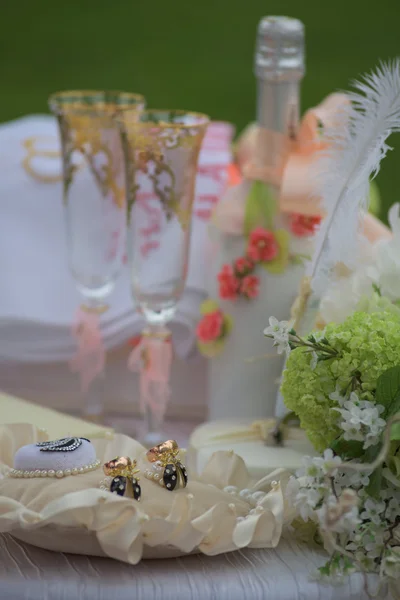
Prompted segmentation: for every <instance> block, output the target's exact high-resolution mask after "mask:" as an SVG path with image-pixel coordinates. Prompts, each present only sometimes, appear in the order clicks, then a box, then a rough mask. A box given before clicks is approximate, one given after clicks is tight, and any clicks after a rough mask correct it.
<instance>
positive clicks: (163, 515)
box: [0, 424, 293, 564]
mask: <svg viewBox="0 0 400 600" xmlns="http://www.w3.org/2000/svg"><path fill="white" fill-rule="evenodd" d="M44 439H46V434H45V433H44V432H43V430H39V429H37V428H36V427H33V426H32V425H28V424H18V425H8V426H1V427H0V473H1V475H0V477H1V479H0V532H10V533H12V535H14V536H15V537H16V538H19V539H21V540H23V541H26V542H29V543H30V544H32V545H36V546H39V547H41V548H47V549H49V550H55V551H63V552H73V553H76V554H89V555H100V556H110V557H112V558H116V559H118V560H121V561H124V562H127V563H131V564H136V563H138V562H139V561H140V559H141V558H142V557H151V558H162V557H166V556H180V555H185V554H189V553H192V552H202V553H204V554H208V555H216V554H220V553H223V552H228V551H233V550H236V549H239V548H244V547H246V546H248V547H252V548H272V547H276V546H277V544H278V542H279V540H280V538H281V534H282V530H283V528H284V526H285V524H286V523H288V522H289V521H290V520H291V519H292V518H293V515H292V514H291V512H290V511H289V509H288V507H287V506H286V504H285V501H284V489H285V486H286V482H287V480H288V477H289V473H288V472H287V471H283V470H282V469H280V470H277V471H275V472H274V473H271V474H270V475H268V476H267V477H265V478H263V479H262V480H261V481H258V482H257V483H256V484H254V485H250V476H249V474H248V472H247V470H246V467H245V464H244V462H243V460H242V459H241V458H240V457H239V456H237V455H236V454H234V453H233V452H232V451H228V452H224V451H220V452H216V453H214V454H213V456H212V457H211V458H210V460H209V462H208V463H207V465H206V467H205V469H204V471H203V472H202V474H201V475H200V476H199V477H197V478H194V477H190V473H189V483H188V486H187V487H186V488H185V489H181V490H177V491H175V492H169V491H167V490H165V489H164V488H161V487H160V486H159V485H157V484H156V483H155V482H152V481H148V480H147V479H145V478H144V477H141V479H140V485H141V487H142V500H141V502H140V503H138V502H136V501H134V500H132V499H130V498H122V497H119V496H116V495H114V494H111V493H109V492H108V491H102V490H100V489H99V484H100V481H101V480H102V479H103V473H102V470H101V468H100V469H98V470H97V471H93V472H90V473H86V474H84V475H77V476H70V477H65V478H63V479H50V478H43V479H42V478H33V479H12V478H8V477H6V473H7V471H8V470H9V468H10V467H11V466H12V463H13V456H14V453H15V452H16V450H17V449H18V448H19V447H21V446H22V445H24V444H28V443H34V442H36V441H43V440H44ZM93 444H94V446H95V448H96V452H97V457H98V458H99V459H100V460H101V462H102V463H103V462H105V461H107V460H110V459H112V458H114V457H115V456H116V455H120V456H121V455H122V456H123V455H125V456H126V455H127V456H130V457H131V458H136V459H137V460H138V464H139V466H140V467H141V469H142V470H143V468H144V467H145V465H146V459H145V450H144V448H143V447H142V446H141V445H140V444H139V443H138V442H137V441H135V440H132V439H131V438H129V437H126V436H124V435H116V436H115V437H114V438H113V439H97V440H93ZM272 482H273V484H272ZM271 484H272V485H271ZM229 485H233V486H237V487H238V488H239V489H243V488H250V491H256V490H257V491H259V490H262V491H265V492H266V495H265V496H264V498H263V500H262V502H261V503H260V505H261V506H262V508H263V510H261V509H260V510H259V511H258V512H254V511H252V512H250V511H251V508H252V507H251V505H250V504H249V503H248V502H247V501H246V500H244V499H242V498H241V497H239V496H238V495H236V496H233V495H231V494H229V493H227V492H226V491H224V487H226V486H229ZM242 517H244V518H242Z"/></svg>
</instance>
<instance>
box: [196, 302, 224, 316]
mask: <svg viewBox="0 0 400 600" xmlns="http://www.w3.org/2000/svg"><path fill="white" fill-rule="evenodd" d="M218 309H219V306H218V302H216V301H215V300H211V299H210V298H208V299H207V300H204V302H202V303H201V305H200V314H201V315H203V316H204V315H208V314H209V313H212V312H215V311H216V310H218Z"/></svg>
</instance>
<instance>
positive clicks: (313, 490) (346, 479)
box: [286, 401, 400, 578]
mask: <svg viewBox="0 0 400 600" xmlns="http://www.w3.org/2000/svg"><path fill="white" fill-rule="evenodd" d="M362 402H363V401H362ZM362 402H361V408H362V409H364V408H368V407H366V406H365V404H363V403H362ZM340 462H341V458H340V457H339V456H335V455H334V453H333V452H332V450H331V449H327V450H325V452H324V455H323V456H317V457H309V456H308V457H304V458H303V465H302V468H301V469H299V470H298V471H297V473H296V477H291V478H290V480H289V482H288V485H287V488H286V500H287V502H288V503H289V505H290V506H292V507H293V508H294V509H296V514H297V515H298V516H299V517H301V518H302V519H303V521H305V522H308V521H312V522H316V523H317V524H318V525H319V528H320V530H321V532H322V533H324V532H330V535H331V536H332V535H333V536H339V537H338V538H337V539H338V540H339V539H340V544H344V547H345V548H346V550H347V552H350V553H351V554H352V555H353V556H354V561H355V562H354V564H353V563H352V562H351V561H349V560H347V562H346V568H345V569H344V571H345V572H349V569H350V570H351V568H352V565H353V567H354V566H356V565H358V566H359V568H362V569H365V570H368V571H371V572H379V570H380V569H381V572H382V569H383V571H384V573H385V574H386V575H387V576H388V577H394V578H395V577H398V576H399V574H400V571H399V570H396V568H398V566H399V564H400V563H399V560H400V557H399V555H398V550H395V551H394V553H393V546H394V545H395V544H396V543H397V544H398V545H399V544H400V535H399V536H398V537H399V539H397V534H396V531H397V530H396V523H397V521H398V520H399V519H400V489H399V488H397V487H396V486H392V485H391V484H390V481H385V483H384V489H382V490H381V492H380V494H379V499H376V498H372V497H370V496H369V495H368V492H367V489H368V488H367V486H368V485H369V483H370V477H371V475H372V471H362V472H361V471H356V470H354V469H349V468H343V469H341V468H340V466H339V464H340ZM353 462H355V461H354V460H353V461H348V464H351V463H353ZM393 526H394V529H393V533H392V534H391V535H390V534H389V533H388V532H389V529H388V528H389V527H391V528H393ZM398 528H399V532H400V523H399V525H398ZM389 538H390V539H391V540H392V541H391V544H388V540H389ZM328 546H329V542H328ZM334 557H335V555H333V557H332V559H331V560H330V561H328V563H327V565H326V566H325V567H323V568H321V569H320V572H321V575H324V576H325V575H326V574H327V573H328V574H329V575H330V576H333V577H336V578H337V577H338V576H340V572H341V573H342V575H343V569H342V570H341V569H340V568H338V564H339V563H338V560H339V558H338V557H339V555H336V559H335V558H334ZM340 560H343V557H342V558H341V559H340ZM340 564H342V563H340Z"/></svg>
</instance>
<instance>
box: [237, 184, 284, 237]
mask: <svg viewBox="0 0 400 600" xmlns="http://www.w3.org/2000/svg"><path fill="white" fill-rule="evenodd" d="M276 212H277V205H276V200H275V198H274V194H273V191H272V189H271V187H270V186H269V185H268V184H267V183H264V182H263V181H254V182H253V183H252V185H251V188H250V192H249V195H248V196H247V200H246V208H245V214H244V225H243V228H244V232H243V233H244V235H246V236H247V235H250V233H251V232H252V231H253V229H255V228H256V227H265V228H266V229H270V230H271V229H273V228H274V217H275V215H276Z"/></svg>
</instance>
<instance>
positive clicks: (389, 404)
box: [375, 366, 400, 420]
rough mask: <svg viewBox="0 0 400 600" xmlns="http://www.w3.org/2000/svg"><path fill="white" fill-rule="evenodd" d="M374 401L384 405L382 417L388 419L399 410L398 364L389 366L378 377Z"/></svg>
mask: <svg viewBox="0 0 400 600" xmlns="http://www.w3.org/2000/svg"><path fill="white" fill-rule="evenodd" d="M375 398H376V402H377V404H382V405H383V406H384V407H385V412H384V413H383V415H382V416H383V418H384V419H386V420H387V419H389V418H390V417H391V416H393V415H395V414H396V413H397V412H399V411H400V366H396V367H391V368H390V369H388V370H387V371H385V372H384V373H382V375H381V376H380V377H379V379H378V383H377V386H376V396H375Z"/></svg>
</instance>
